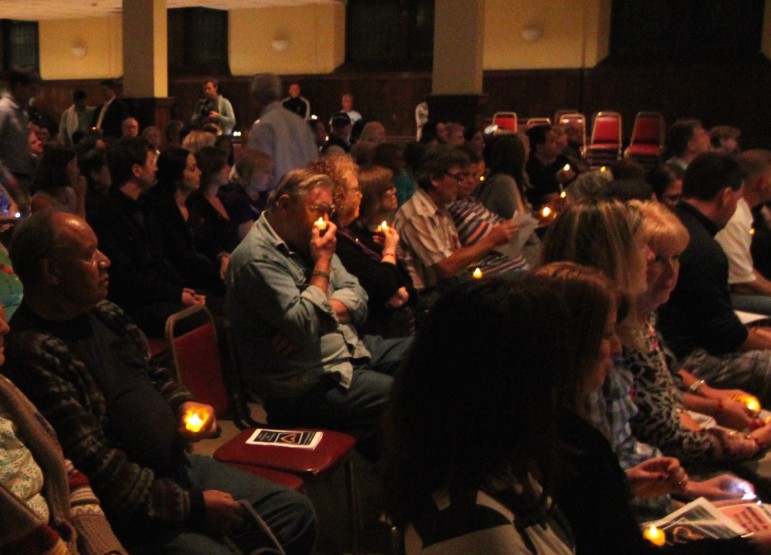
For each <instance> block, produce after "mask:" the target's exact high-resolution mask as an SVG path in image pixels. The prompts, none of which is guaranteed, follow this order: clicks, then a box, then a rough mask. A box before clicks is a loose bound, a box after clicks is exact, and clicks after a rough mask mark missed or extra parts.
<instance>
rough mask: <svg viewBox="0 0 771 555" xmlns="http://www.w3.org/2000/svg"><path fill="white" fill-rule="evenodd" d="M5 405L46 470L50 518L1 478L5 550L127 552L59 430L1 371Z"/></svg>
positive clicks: (1, 544)
mask: <svg viewBox="0 0 771 555" xmlns="http://www.w3.org/2000/svg"><path fill="white" fill-rule="evenodd" d="M0 406H2V407H3V409H4V410H5V412H6V413H7V414H8V415H9V416H10V418H11V420H12V421H13V422H14V424H15V428H16V430H17V434H18V436H19V439H20V440H21V441H22V442H23V443H24V446H25V447H26V448H27V449H29V450H30V452H31V453H32V455H33V457H34V459H35V462H36V463H37V464H38V465H39V466H40V468H41V470H42V471H43V475H44V476H45V483H44V485H43V491H42V493H43V497H44V498H45V500H46V503H47V505H48V510H49V513H50V519H49V521H48V522H43V521H41V520H40V519H39V518H38V517H37V516H36V515H35V514H34V513H33V512H32V511H31V510H30V509H29V508H28V507H27V505H26V504H25V503H24V502H23V501H22V500H20V499H19V498H18V497H16V496H15V495H14V494H13V493H11V492H10V491H9V490H8V489H6V488H5V487H4V486H3V485H2V484H0V506H2V510H1V511H0V553H88V554H94V555H96V554H106V553H126V551H125V550H124V549H123V548H122V547H121V545H120V542H119V541H118V540H117V538H115V536H114V535H113V533H112V529H111V528H110V525H109V524H108V523H107V519H106V518H105V516H104V513H103V512H102V510H101V508H100V507H99V501H98V500H97V499H96V497H95V496H94V493H93V492H92V491H91V488H90V487H89V484H88V480H87V479H86V477H85V476H84V475H83V474H81V473H80V472H78V471H77V470H75V468H74V467H73V466H72V463H71V462H70V461H69V460H66V459H64V456H63V454H62V449H61V446H60V445H59V443H58V442H57V440H56V435H55V433H54V431H53V429H52V428H51V426H50V425H49V424H48V422H47V421H46V420H45V419H44V418H43V417H42V416H41V415H40V414H39V413H38V412H37V410H36V409H35V407H34V406H33V405H32V403H30V402H29V400H28V399H27V398H26V397H25V396H24V395H23V394H22V393H21V392H20V391H19V390H18V389H16V388H15V387H14V386H13V384H12V383H11V382H10V381H8V380H7V379H6V378H4V377H2V376H0Z"/></svg>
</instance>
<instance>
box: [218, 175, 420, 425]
mask: <svg viewBox="0 0 771 555" xmlns="http://www.w3.org/2000/svg"><path fill="white" fill-rule="evenodd" d="M332 187H333V184H332V181H331V180H330V178H329V177H327V176H326V175H323V174H319V173H315V172H312V171H310V170H306V169H303V170H293V171H291V172H289V173H288V174H287V175H286V176H285V177H284V179H282V180H281V183H280V184H279V186H278V188H277V189H276V190H275V191H274V192H273V194H272V196H271V198H270V201H269V203H268V209H267V210H266V211H265V212H263V214H262V215H261V216H260V219H259V220H257V222H256V223H255V225H254V226H253V227H252V229H251V231H250V232H249V234H248V235H247V236H246V238H245V239H244V240H243V241H242V242H241V244H240V245H239V246H238V247H237V248H236V249H235V250H234V251H233V253H232V255H231V261H230V267H229V268H228V275H227V277H226V286H227V289H228V292H227V297H226V310H227V314H228V316H229V318H230V322H231V325H232V328H233V335H234V339H235V345H236V350H237V352H238V357H239V360H240V361H241V371H242V374H243V378H244V380H245V382H246V384H247V387H248V389H249V390H251V391H252V392H254V393H256V394H258V395H259V396H260V397H261V398H263V399H264V400H265V408H266V410H267V412H268V419H269V420H270V421H271V422H273V423H279V424H282V425H290V426H303V425H304V426H321V427H326V428H333V429H342V430H358V431H361V430H365V431H373V432H374V431H376V430H377V429H378V427H379V422H380V418H381V415H382V413H383V410H384V408H385V403H386V400H387V398H388V393H389V391H390V388H391V382H392V378H391V376H390V375H388V374H389V373H392V372H393V370H394V369H395V367H396V365H397V364H398V362H399V361H400V359H401V356H402V354H403V352H404V351H405V349H406V343H405V342H404V341H403V340H383V339H382V338H379V337H374V336H367V337H365V338H363V339H364V340H362V338H360V337H359V333H358V330H357V327H358V326H360V325H361V324H362V323H363V322H364V320H365V319H366V316H367V294H366V293H365V292H364V290H363V289H362V288H361V286H360V285H359V282H358V280H357V279H356V278H355V277H354V276H353V275H351V274H350V273H348V271H347V270H346V269H345V267H344V266H343V265H342V263H341V262H340V259H339V258H338V257H337V255H336V254H335V248H336V243H337V237H336V233H337V226H336V225H335V223H334V222H332V221H331V220H330V219H329V216H330V215H331V213H332V212H333V211H334V210H335V207H334V205H333V200H332V198H333V197H332ZM365 343H366V345H365Z"/></svg>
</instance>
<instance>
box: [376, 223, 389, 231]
mask: <svg viewBox="0 0 771 555" xmlns="http://www.w3.org/2000/svg"><path fill="white" fill-rule="evenodd" d="M381 231H388V222H386V221H385V220H383V223H382V224H380V225H379V226H377V232H378V233H380V232H381Z"/></svg>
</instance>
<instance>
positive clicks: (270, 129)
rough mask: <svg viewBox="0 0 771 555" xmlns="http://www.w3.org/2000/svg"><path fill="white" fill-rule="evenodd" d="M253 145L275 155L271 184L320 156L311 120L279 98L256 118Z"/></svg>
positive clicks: (250, 136) (250, 137)
mask: <svg viewBox="0 0 771 555" xmlns="http://www.w3.org/2000/svg"><path fill="white" fill-rule="evenodd" d="M249 148H253V149H255V150H261V151H262V152H264V153H266V154H270V155H271V156H272V157H273V164H274V171H273V182H272V183H271V188H273V187H275V186H276V185H278V183H279V181H280V180H281V178H282V177H284V175H285V174H286V173H287V172H289V171H290V170H294V169H297V168H303V167H305V166H306V165H307V164H308V162H310V161H312V160H315V159H316V158H317V157H318V151H317V150H316V141H315V140H314V138H313V133H311V129H310V127H308V122H306V121H305V120H304V119H302V118H301V117H300V116H298V115H297V114H295V113H292V112H290V111H289V110H285V109H284V108H283V107H282V106H281V103H280V102H278V101H276V102H272V103H270V104H268V105H267V106H266V107H265V109H264V110H263V111H262V112H260V119H258V120H257V121H255V122H254V125H253V126H252V130H251V131H250V132H249Z"/></svg>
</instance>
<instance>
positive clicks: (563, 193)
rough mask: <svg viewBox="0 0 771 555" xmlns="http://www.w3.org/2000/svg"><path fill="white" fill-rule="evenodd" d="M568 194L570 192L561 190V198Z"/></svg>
mask: <svg viewBox="0 0 771 555" xmlns="http://www.w3.org/2000/svg"><path fill="white" fill-rule="evenodd" d="M567 196H568V194H567V193H566V192H565V191H560V198H565V197H567Z"/></svg>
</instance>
